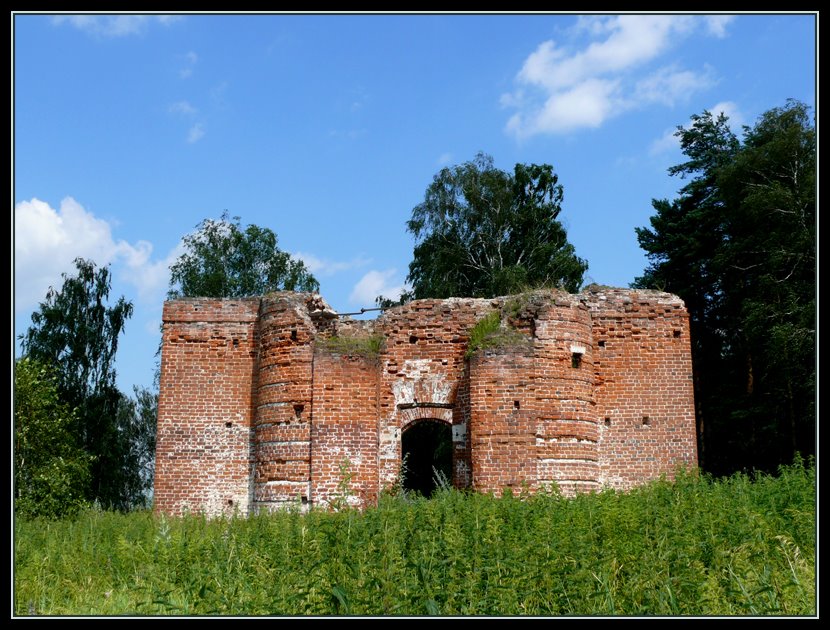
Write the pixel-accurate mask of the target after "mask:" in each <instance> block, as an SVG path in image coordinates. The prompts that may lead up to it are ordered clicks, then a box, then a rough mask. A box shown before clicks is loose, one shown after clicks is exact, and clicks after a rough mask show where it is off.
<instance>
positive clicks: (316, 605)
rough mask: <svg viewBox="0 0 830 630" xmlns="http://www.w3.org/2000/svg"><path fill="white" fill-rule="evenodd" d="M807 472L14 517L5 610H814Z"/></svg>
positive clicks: (798, 468) (811, 476) (794, 469)
mask: <svg viewBox="0 0 830 630" xmlns="http://www.w3.org/2000/svg"><path fill="white" fill-rule="evenodd" d="M815 492H816V487H815V468H814V467H813V466H804V465H802V464H796V465H794V466H791V467H788V468H783V469H781V471H780V474H779V475H777V476H775V477H771V476H759V477H756V478H750V477H748V476H746V475H735V476H733V477H730V478H728V479H723V480H717V481H715V480H712V479H709V478H706V477H698V476H695V475H684V474H681V475H680V476H679V477H678V478H677V480H676V481H675V482H672V483H669V482H656V483H652V484H650V485H648V486H645V487H642V488H639V489H637V490H634V491H632V492H630V493H627V494H621V493H615V492H611V491H605V492H602V493H599V494H595V495H581V496H578V497H575V498H573V499H565V498H563V497H561V496H559V495H558V494H557V493H549V494H540V495H535V496H512V495H509V494H508V495H507V496H505V497H503V498H500V499H496V498H493V497H491V496H486V495H481V494H475V493H461V492H457V491H454V490H450V489H446V488H444V489H439V491H438V492H437V493H436V495H435V496H434V497H433V498H432V499H428V500H427V499H423V498H418V497H413V496H410V495H403V496H393V495H384V496H382V497H381V498H380V501H379V504H378V506H377V507H376V508H372V509H368V510H366V511H364V512H358V511H355V510H353V509H350V508H348V506H344V508H343V509H341V510H339V511H337V512H331V511H322V510H312V511H311V512H309V513H307V514H301V513H299V512H292V513H282V514H274V515H264V514H263V515H257V516H253V517H250V518H247V519H213V520H206V519H204V518H201V517H198V516H190V517H186V518H167V517H163V516H154V515H152V514H150V513H147V512H143V513H132V514H127V515H124V514H117V513H109V512H100V511H88V512H85V513H83V514H82V515H80V516H79V517H77V518H75V519H73V520H66V521H41V520H32V521H25V520H21V519H17V521H16V522H15V537H14V561H15V571H14V612H15V614H16V615H114V614H118V615H338V614H340V615H640V616H642V615H814V614H815V612H816V578H815V563H816V561H815V549H816V527H815V523H816V520H815V498H816V494H815Z"/></svg>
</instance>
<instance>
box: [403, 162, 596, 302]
mask: <svg viewBox="0 0 830 630" xmlns="http://www.w3.org/2000/svg"><path fill="white" fill-rule="evenodd" d="M562 196H563V189H562V185H561V184H559V180H558V177H557V175H556V174H555V173H554V172H553V167H552V166H550V165H549V164H541V165H537V164H516V166H515V168H514V170H513V173H508V172H506V171H502V170H499V169H497V168H495V167H494V166H493V158H492V157H490V156H489V155H486V154H483V153H479V154H478V155H477V156H476V157H475V158H474V159H473V160H472V161H470V162H465V163H464V164H461V165H458V166H454V167H452V168H444V169H442V170H441V171H440V172H439V173H438V174H437V175H435V177H434V179H433V181H432V183H431V184H430V185H429V187H428V188H427V190H426V194H425V196H424V201H423V202H422V203H420V204H418V205H417V206H415V208H413V210H412V218H411V219H410V220H409V221H408V222H407V229H408V231H409V232H410V233H412V235H413V236H414V237H415V241H416V245H415V251H414V254H413V260H412V262H411V263H410V265H409V276H408V278H407V280H408V282H409V284H410V286H411V287H412V292H411V294H410V295H409V296H407V297H411V298H415V299H419V298H427V297H431V298H446V297H453V296H457V297H460V296H471V297H493V296H496V295H506V294H509V293H513V292H516V291H519V290H522V289H523V288H526V287H527V286H540V285H546V286H556V287H561V288H564V289H566V290H568V291H577V290H579V287H580V285H581V283H582V277H583V274H584V273H585V271H586V269H587V268H588V265H587V264H586V263H585V261H584V260H582V259H580V258H578V257H577V256H576V254H575V253H574V248H573V245H571V244H570V243H568V239H567V234H566V232H565V228H564V227H563V226H562V223H561V222H560V221H559V220H558V219H557V217H558V216H559V213H560V211H561V204H562Z"/></svg>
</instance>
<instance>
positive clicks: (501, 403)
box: [470, 346, 538, 494]
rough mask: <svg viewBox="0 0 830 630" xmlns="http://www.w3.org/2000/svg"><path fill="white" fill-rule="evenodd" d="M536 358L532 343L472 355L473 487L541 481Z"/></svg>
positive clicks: (531, 484) (503, 486) (492, 488)
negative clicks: (530, 345)
mask: <svg viewBox="0 0 830 630" xmlns="http://www.w3.org/2000/svg"><path fill="white" fill-rule="evenodd" d="M534 371H535V370H534V358H533V354H532V351H531V349H530V348H529V347H528V346H524V347H523V346H518V347H508V348H499V349H494V350H484V351H480V352H477V353H476V354H475V355H473V357H472V358H471V359H470V449H471V452H472V473H473V474H472V478H473V487H474V488H475V489H476V490H479V491H482V492H491V491H492V492H495V493H496V494H501V492H502V491H503V490H504V489H506V488H511V489H513V490H514V491H515V492H517V493H518V492H521V491H522V490H523V489H524V488H527V489H528V490H533V489H535V488H536V486H537V481H538V476H537V471H536V463H537V462H536V438H535V424H536V415H537V414H536V411H535V406H536V405H535V402H536V401H535V387H534V385H533V375H534Z"/></svg>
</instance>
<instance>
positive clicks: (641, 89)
mask: <svg viewBox="0 0 830 630" xmlns="http://www.w3.org/2000/svg"><path fill="white" fill-rule="evenodd" d="M713 74H714V73H713V71H712V69H711V67H709V66H706V67H705V68H704V71H703V72H693V71H691V70H678V69H677V68H675V67H674V66H669V67H665V68H660V69H659V70H658V71H657V72H654V73H653V74H651V75H649V76H647V77H646V78H644V79H641V80H640V81H637V84H636V85H635V87H634V95H633V99H634V101H635V103H661V104H663V105H669V106H671V105H674V104H675V103H676V102H678V101H682V100H684V99H685V98H686V97H688V96H689V95H690V94H692V93H694V92H697V91H700V90H704V89H706V88H709V87H711V86H712V85H714V83H715V80H714V78H713Z"/></svg>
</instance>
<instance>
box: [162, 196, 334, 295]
mask: <svg viewBox="0 0 830 630" xmlns="http://www.w3.org/2000/svg"><path fill="white" fill-rule="evenodd" d="M196 227H197V230H196V231H195V232H193V233H191V234H188V235H187V236H185V237H184V239H183V241H184V249H185V251H184V253H183V254H182V255H181V256H179V257H178V259H176V262H174V263H173V265H172V266H171V267H170V290H169V292H168V297H169V298H171V299H172V298H179V297H245V296H254V295H264V294H265V293H269V292H271V291H280V290H286V291H317V290H318V289H319V288H320V283H319V282H317V280H316V279H315V278H314V276H313V275H311V272H310V271H309V270H308V269H307V268H306V266H305V264H304V263H303V262H302V261H301V260H294V259H292V258H291V256H290V255H289V254H287V253H286V252H284V251H282V250H280V249H279V247H277V236H276V234H274V232H272V231H271V230H270V229H268V228H261V227H259V226H256V225H249V226H247V227H246V228H245V229H242V226H241V225H240V223H239V217H233V220H230V219H229V218H228V214H227V212H224V213H223V214H222V217H221V218H220V220H218V221H214V220H213V219H205V220H204V221H202V222H201V223H200V224H199V225H197V226H196Z"/></svg>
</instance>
